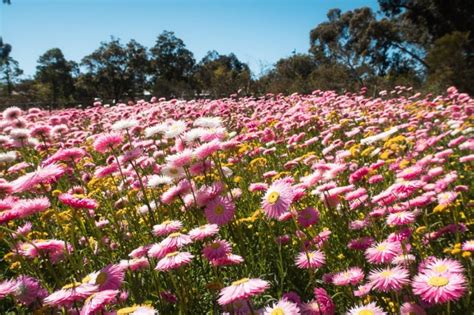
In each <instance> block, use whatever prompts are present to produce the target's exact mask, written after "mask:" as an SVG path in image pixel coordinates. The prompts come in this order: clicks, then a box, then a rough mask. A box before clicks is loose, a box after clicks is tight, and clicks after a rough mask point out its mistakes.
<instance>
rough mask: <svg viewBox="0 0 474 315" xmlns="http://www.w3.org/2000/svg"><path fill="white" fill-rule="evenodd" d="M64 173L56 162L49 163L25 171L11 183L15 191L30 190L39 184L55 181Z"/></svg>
mask: <svg viewBox="0 0 474 315" xmlns="http://www.w3.org/2000/svg"><path fill="white" fill-rule="evenodd" d="M64 173H65V169H64V168H63V167H62V166H59V165H57V164H54V163H53V164H50V165H48V166H45V167H40V168H38V169H37V170H36V171H34V172H31V173H27V174H25V175H23V176H21V177H19V178H17V179H15V180H14V181H13V182H11V184H12V185H13V190H14V192H16V193H20V192H25V191H30V190H31V189H33V188H34V187H36V186H37V185H39V184H50V183H52V182H55V181H56V180H58V179H59V177H61V176H62V175H63V174H64Z"/></svg>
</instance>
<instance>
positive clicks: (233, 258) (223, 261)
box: [210, 253, 244, 267]
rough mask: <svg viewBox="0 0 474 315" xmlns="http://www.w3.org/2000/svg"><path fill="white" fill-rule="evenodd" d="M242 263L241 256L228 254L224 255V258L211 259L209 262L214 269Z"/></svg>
mask: <svg viewBox="0 0 474 315" xmlns="http://www.w3.org/2000/svg"><path fill="white" fill-rule="evenodd" d="M243 261H244V259H243V258H242V256H239V255H235V254H232V253H229V254H227V255H225V256H224V257H220V258H217V259H212V260H211V261H210V263H211V265H213V266H214V267H219V266H231V265H238V264H240V263H242V262H243Z"/></svg>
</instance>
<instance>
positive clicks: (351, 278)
mask: <svg viewBox="0 0 474 315" xmlns="http://www.w3.org/2000/svg"><path fill="white" fill-rule="evenodd" d="M364 276H365V275H364V272H363V271H362V269H360V268H359V267H352V268H349V269H348V270H346V271H342V272H339V273H336V274H335V275H334V276H333V278H332V283H333V284H334V285H339V286H344V285H349V284H351V285H356V284H358V283H359V282H361V281H362V280H363V279H364Z"/></svg>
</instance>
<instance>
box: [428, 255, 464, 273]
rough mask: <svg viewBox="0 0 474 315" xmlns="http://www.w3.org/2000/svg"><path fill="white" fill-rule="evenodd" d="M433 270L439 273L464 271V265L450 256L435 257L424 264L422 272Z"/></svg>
mask: <svg viewBox="0 0 474 315" xmlns="http://www.w3.org/2000/svg"><path fill="white" fill-rule="evenodd" d="M427 271H433V272H437V273H463V272H464V267H463V266H462V265H461V263H460V262H459V261H457V260H454V259H449V258H434V259H433V260H430V261H429V262H428V263H426V265H424V266H423V270H421V272H427Z"/></svg>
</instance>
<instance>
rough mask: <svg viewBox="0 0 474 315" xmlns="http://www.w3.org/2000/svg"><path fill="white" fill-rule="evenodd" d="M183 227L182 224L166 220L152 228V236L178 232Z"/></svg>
mask: <svg viewBox="0 0 474 315" xmlns="http://www.w3.org/2000/svg"><path fill="white" fill-rule="evenodd" d="M182 227H183V223H182V222H181V221H178V220H173V221H171V220H166V221H164V222H162V223H161V224H157V225H155V226H153V235H155V236H163V235H167V234H170V233H173V232H178V231H179V230H181V228H182Z"/></svg>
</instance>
